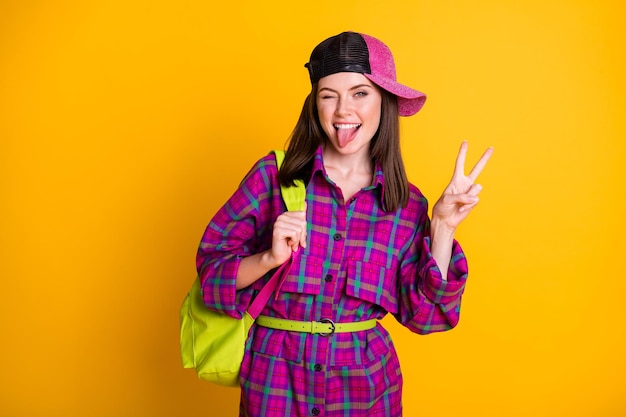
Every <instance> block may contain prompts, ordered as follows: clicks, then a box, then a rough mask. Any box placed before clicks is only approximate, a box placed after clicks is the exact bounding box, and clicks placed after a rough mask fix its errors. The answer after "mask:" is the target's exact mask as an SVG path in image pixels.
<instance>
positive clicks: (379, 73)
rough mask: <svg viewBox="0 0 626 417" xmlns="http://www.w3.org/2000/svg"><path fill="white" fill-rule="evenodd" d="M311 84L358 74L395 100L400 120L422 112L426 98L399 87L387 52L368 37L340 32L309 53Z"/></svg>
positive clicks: (372, 38) (405, 87)
mask: <svg viewBox="0 0 626 417" xmlns="http://www.w3.org/2000/svg"><path fill="white" fill-rule="evenodd" d="M304 66H305V67H307V68H308V70H309V77H310V78H311V83H316V82H318V81H319V80H320V79H321V78H323V77H326V76H327V75H331V74H335V73H338V72H358V73H360V74H363V75H364V76H365V77H367V78H368V79H369V80H370V81H371V82H373V83H374V84H376V85H377V86H379V87H380V88H382V89H384V90H386V91H388V92H390V93H391V94H394V95H395V96H396V97H398V113H399V114H400V116H411V115H413V114H415V113H417V112H418V111H420V109H421V108H422V106H423V105H424V102H425V101H426V94H424V93H421V92H419V91H417V90H414V89H412V88H410V87H407V86H405V85H403V84H400V83H399V82H398V81H397V80H396V65H395V62H394V60H393V55H392V54H391V50H390V49H389V48H388V47H387V45H385V44H384V43H382V42H381V41H379V40H378V39H376V38H374V37H371V36H369V35H364V34H360V33H356V32H343V33H340V34H339V35H336V36H332V37H330V38H328V39H326V40H325V41H323V42H321V43H320V44H319V45H317V46H316V47H315V49H313V52H312V53H311V57H310V58H309V62H307V63H306V64H304Z"/></svg>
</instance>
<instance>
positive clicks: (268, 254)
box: [259, 250, 281, 271]
mask: <svg viewBox="0 0 626 417" xmlns="http://www.w3.org/2000/svg"><path fill="white" fill-rule="evenodd" d="M259 263H260V264H261V267H262V268H263V269H266V270H267V271H269V270H271V269H274V268H276V267H279V266H280V265H281V262H277V261H276V258H274V256H273V255H272V251H271V250H266V251H265V252H262V253H261V257H260V259H259Z"/></svg>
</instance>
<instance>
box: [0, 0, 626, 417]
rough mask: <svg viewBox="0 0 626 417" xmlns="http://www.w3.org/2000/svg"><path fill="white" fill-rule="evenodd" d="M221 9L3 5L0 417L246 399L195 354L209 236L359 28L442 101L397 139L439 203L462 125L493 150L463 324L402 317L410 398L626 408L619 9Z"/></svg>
mask: <svg viewBox="0 0 626 417" xmlns="http://www.w3.org/2000/svg"><path fill="white" fill-rule="evenodd" d="M213 3H214V2H210V1H189V0H187V1H178V2H165V1H148V0H142V1H121V0H110V1H95V0H88V1H78V0H77V1H69V0H59V1H35V0H31V1H22V0H12V1H11V0H4V1H1V2H0V146H1V148H0V187H1V198H2V200H1V201H0V204H1V206H0V207H1V213H0V219H1V220H0V222H1V229H0V236H1V248H0V250H1V251H0V258H1V259H0V279H1V288H0V294H1V302H0V323H1V328H0V331H1V333H0V334H1V337H2V339H1V343H0V361H1V362H0V415H1V416H8V417H18V416H29V417H30V416H183V415H205V416H228V415H236V413H237V408H238V390H236V389H225V388H220V387H216V386H212V385H210V384H208V383H205V382H202V381H199V380H198V379H197V378H196V376H195V374H194V373H193V371H190V370H183V369H182V367H181V363H180V358H179V351H178V308H179V306H180V303H181V302H182V299H183V297H184V295H185V294H186V292H187V290H188V289H189V287H190V286H191V283H192V281H193V279H194V276H195V275H194V255H195V251H196V247H197V244H198V241H199V238H200V235H201V233H202V231H203V230H204V227H205V225H206V223H207V222H208V221H209V219H210V217H211V216H212V215H213V213H214V212H215V211H216V210H217V208H218V207H219V206H220V205H221V204H222V203H223V202H224V201H225V199H226V198H227V197H228V196H229V195H230V193H231V192H232V191H233V189H234V187H235V186H236V185H237V183H238V182H239V180H240V179H241V177H242V176H243V175H244V174H245V172H246V171H247V170H248V169H249V167H250V166H251V165H252V163H253V162H254V161H255V160H256V159H257V158H258V157H260V156H262V155H263V154H265V153H266V152H267V151H268V150H270V149H272V148H277V147H282V146H283V144H284V142H285V140H286V138H287V136H288V134H289V133H290V131H291V129H292V127H293V125H294V124H295V121H296V118H297V116H298V114H299V111H300V107H301V104H302V101H303V99H304V96H305V94H306V93H307V92H308V89H309V83H308V78H307V73H306V70H305V69H304V67H303V64H304V62H305V61H306V60H307V58H308V55H309V53H310V51H311V49H312V48H313V47H314V46H315V45H316V44H317V43H318V42H319V41H321V40H322V39H324V38H326V37H328V36H331V35H334V34H336V33H338V32H340V31H343V30H346V29H350V30H356V31H362V32H365V33H368V34H371V35H374V36H376V37H379V38H380V39H382V40H383V41H384V42H386V43H387V44H388V45H389V46H390V47H391V49H392V50H393V51H394V54H395V56H396V61H397V66H398V73H399V79H400V80H401V81H402V82H404V83H406V84H408V85H410V86H413V87H415V88H418V89H420V90H422V91H424V92H426V93H427V94H428V95H429V99H428V101H427V104H426V106H425V107H424V109H423V111H422V112H421V113H419V114H418V115H417V116H416V117H413V118H409V119H405V120H403V122H402V133H403V146H404V151H405V159H406V163H407V166H408V171H409V175H410V178H411V180H412V181H413V182H414V183H416V184H417V185H418V186H419V187H420V188H421V189H422V191H424V193H425V194H426V195H427V196H428V197H429V198H430V200H431V202H433V203H434V201H435V200H436V198H437V197H438V196H439V193H440V192H441V190H442V189H443V187H444V186H445V185H446V182H447V180H448V179H449V177H450V175H451V172H452V168H453V163H454V157H455V155H456V152H457V149H458V146H459V143H460V141H461V140H462V139H468V140H469V141H470V153H469V160H470V161H471V162H472V163H473V162H474V161H476V160H477V159H478V157H479V155H480V153H481V152H482V150H483V149H484V148H485V147H487V146H489V145H493V146H494V147H495V149H496V153H495V154H494V157H493V158H492V161H491V162H490V163H489V165H488V166H487V168H486V170H485V171H484V173H483V175H481V178H480V182H481V183H482V184H483V185H484V187H485V190H484V192H483V194H482V201H481V204H480V205H479V207H478V208H477V209H476V211H475V212H474V213H472V215H471V216H470V217H469V219H468V220H467V221H466V222H465V223H464V224H463V226H462V229H461V230H459V232H458V238H459V239H460V240H461V242H462V245H463V247H464V248H465V250H466V252H467V255H468V257H469V260H470V271H471V274H470V275H471V280H470V282H469V284H468V286H467V289H466V295H465V298H464V305H463V312H462V317H461V323H460V324H459V327H458V328H457V329H455V330H454V331H452V332H448V333H444V334H437V335H431V336H426V337H421V336H417V335H413V334H411V333H410V332H408V331H406V330H404V329H401V328H400V327H398V326H397V325H395V324H394V322H393V321H392V320H385V322H386V325H387V326H388V327H389V328H390V329H391V331H392V333H393V336H394V340H395V343H396V345H397V348H398V351H399V354H400V358H401V362H402V365H403V371H404V375H405V390H404V404H405V411H406V413H405V414H406V415H407V416H436V417H447V416H461V417H492V416H493V417H502V416H503V417H509V416H510V417H514V416H533V417H539V416H557V415H559V416H561V415H562V416H569V417H575V416H594V417H599V416H625V415H626V378H625V376H624V373H625V371H626V360H625V359H624V354H625V351H626V324H625V318H626V302H625V301H624V293H625V291H626V279H625V278H624V268H623V265H624V260H625V259H626V258H625V254H624V252H625V246H624V243H623V242H624V241H623V232H624V229H625V227H624V205H623V199H624V191H625V189H624V180H625V179H626V175H625V174H624V167H625V165H626V158H625V145H624V139H625V135H624V133H625V130H626V129H625V128H626V121H625V120H624V110H625V109H626V103H625V97H626V85H625V82H624V76H625V74H626V65H625V63H626V58H625V56H624V55H625V50H626V48H625V47H624V41H625V36H624V35H625V33H624V23H623V22H624V17H625V13H624V7H623V6H621V2H619V1H597V0H588V1H583V0H579V1H577V0H571V1H565V0H561V1H550V0H548V1H546V0H532V1H498V0H475V1H451V0H443V1H442V0H438V1H435V0H432V1H423V0H406V1H393V0H390V1H387V2H384V1H380V0H377V1H369V0H359V1H354V0H344V1H336V0H332V1H330V0H319V1H315V2H303V3H298V2H291V1H285V2H282V3H281V2H273V3H272V2H261V1H249V0H241V1H233V2H220V3H221V4H220V5H215V4H213Z"/></svg>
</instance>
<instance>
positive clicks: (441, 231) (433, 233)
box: [430, 217, 456, 241]
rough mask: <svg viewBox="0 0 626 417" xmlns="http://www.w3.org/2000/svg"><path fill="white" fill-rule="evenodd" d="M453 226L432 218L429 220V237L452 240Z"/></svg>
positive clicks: (454, 229)
mask: <svg viewBox="0 0 626 417" xmlns="http://www.w3.org/2000/svg"><path fill="white" fill-rule="evenodd" d="M455 232H456V228H455V227H451V226H450V225H448V224H447V223H446V222H444V221H442V220H439V219H437V218H436V217H435V218H433V219H432V220H431V222H430V238H431V240H444V241H447V240H453V239H454V233H455Z"/></svg>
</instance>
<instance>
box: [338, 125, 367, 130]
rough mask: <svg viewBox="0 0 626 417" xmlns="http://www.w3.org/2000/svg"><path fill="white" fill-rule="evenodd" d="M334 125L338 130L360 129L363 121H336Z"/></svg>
mask: <svg viewBox="0 0 626 417" xmlns="http://www.w3.org/2000/svg"><path fill="white" fill-rule="evenodd" d="M333 126H334V127H335V129H336V130H341V129H358V128H360V127H361V123H343V124H339V123H336V124H334V125H333Z"/></svg>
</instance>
